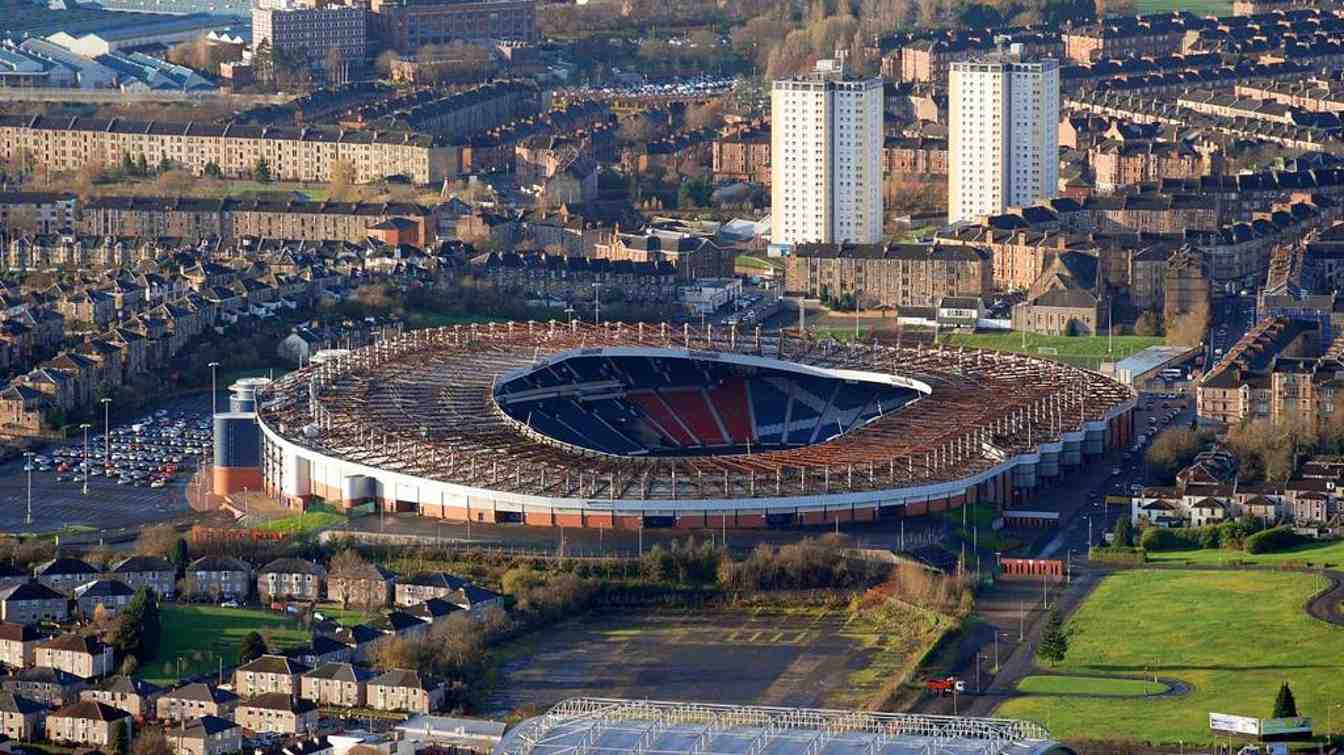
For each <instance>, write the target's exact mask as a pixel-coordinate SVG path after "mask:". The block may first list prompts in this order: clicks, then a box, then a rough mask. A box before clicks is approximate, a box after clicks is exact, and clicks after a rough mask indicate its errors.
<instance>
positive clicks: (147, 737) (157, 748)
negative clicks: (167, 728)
mask: <svg viewBox="0 0 1344 755" xmlns="http://www.w3.org/2000/svg"><path fill="white" fill-rule="evenodd" d="M131 755H173V748H172V747H170V746H169V745H168V739H167V738H166V737H164V735H163V730H162V729H157V728H156V729H144V730H142V731H141V732H140V736H138V737H136V738H135V744H134V745H133V746H132V747H131Z"/></svg>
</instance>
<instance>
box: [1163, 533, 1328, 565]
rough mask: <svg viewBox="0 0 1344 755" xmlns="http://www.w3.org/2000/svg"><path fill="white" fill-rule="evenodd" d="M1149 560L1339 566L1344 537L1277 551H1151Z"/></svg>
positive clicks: (1191, 562)
mask: <svg viewBox="0 0 1344 755" xmlns="http://www.w3.org/2000/svg"><path fill="white" fill-rule="evenodd" d="M1147 555H1148V562H1149V563H1155V564H1162V563H1168V564H1170V563H1175V564H1191V565H1194V566H1222V565H1224V564H1233V563H1234V562H1235V563H1250V564H1284V563H1301V564H1308V563H1310V564H1312V565H1313V566H1318V567H1319V566H1324V567H1333V568H1338V567H1340V566H1342V565H1344V540H1332V541H1329V542H1323V543H1307V544H1305V545H1298V546H1294V547H1292V548H1288V549H1286V550H1283V551H1279V552H1277V553H1247V552H1245V551H1235V550H1225V549H1222V548H1205V549H1202V550H1187V551H1148V552H1147Z"/></svg>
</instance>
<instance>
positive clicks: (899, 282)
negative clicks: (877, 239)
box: [784, 244, 994, 308]
mask: <svg viewBox="0 0 1344 755" xmlns="http://www.w3.org/2000/svg"><path fill="white" fill-rule="evenodd" d="M993 269H994V263H993V261H992V259H991V255H990V253H989V250H987V249H985V248H983V247H978V246H949V245H943V244H933V245H931V246H926V245H917V244H889V245H885V246H884V245H881V244H799V245H798V246H796V247H795V248H794V250H793V253H792V254H791V255H790V256H789V258H788V260H787V261H786V262H785V267H784V288H785V290H786V291H787V292H788V293H789V294H793V295H801V296H806V297H808V298H814V299H822V300H823V301H833V300H836V299H839V298H841V297H846V296H853V297H854V298H855V299H856V300H857V301H858V302H859V304H860V306H862V307H865V308H868V307H935V306H937V305H938V301H939V300H940V299H942V298H943V297H945V296H987V295H988V294H989V293H990V291H991V290H992V289H993V283H994V281H993Z"/></svg>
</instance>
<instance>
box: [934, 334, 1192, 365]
mask: <svg viewBox="0 0 1344 755" xmlns="http://www.w3.org/2000/svg"><path fill="white" fill-rule="evenodd" d="M1113 340H1114V343H1111V341H1112V339H1108V338H1107V337H1106V336H1042V335H1035V334H1032V333H1028V334H1027V337H1026V338H1025V339H1023V337H1022V334H1021V333H1020V332H1016V331H1014V332H1011V333H974V334H965V335H963V334H960V333H956V334H951V335H947V336H943V337H941V338H939V341H941V342H942V343H945V344H947V345H949V346H968V347H970V348H974V349H993V350H995V351H1016V352H1025V353H1028V354H1039V353H1041V351H1040V350H1041V349H1042V348H1044V349H1054V350H1055V351H1056V352H1058V354H1059V355H1060V356H1078V357H1102V358H1107V359H1110V358H1114V359H1123V358H1124V357H1126V356H1128V355H1130V354H1133V353H1135V352H1137V351H1142V350H1144V349H1146V348H1148V347H1149V346H1161V345H1163V344H1164V343H1166V341H1165V339H1163V338H1160V337H1156V336H1116V337H1115V338H1114V339H1113ZM1024 342H1025V344H1026V345H1025V347H1024V346H1023V343H1024ZM1111 346H1114V351H1108V348H1110V347H1111Z"/></svg>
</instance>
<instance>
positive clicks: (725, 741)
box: [494, 698, 1073, 755]
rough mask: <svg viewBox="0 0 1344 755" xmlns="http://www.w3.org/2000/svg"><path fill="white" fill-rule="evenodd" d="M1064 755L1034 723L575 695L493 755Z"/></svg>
mask: <svg viewBox="0 0 1344 755" xmlns="http://www.w3.org/2000/svg"><path fill="white" fill-rule="evenodd" d="M767 751H768V752H770V753H771V755H804V754H805V753H821V752H826V753H828V755H851V754H852V755H906V754H907V753H910V754H914V753H920V754H921V755H934V754H940V753H947V754H949V755H951V754H953V753H956V754H958V755H963V754H964V755H972V754H975V755H1068V754H1071V753H1072V752H1073V751H1072V750H1070V749H1069V748H1067V747H1065V746H1064V745H1062V744H1060V743H1058V742H1056V741H1053V740H1052V739H1051V738H1050V733H1049V732H1048V731H1046V730H1045V728H1043V727H1041V726H1040V725H1038V724H1035V723H1032V722H1029V721H1014V720H1010V719H1002V718H967V717H957V716H923V715H914V714H905V713H867V712H860V711H840V710H815V709H809V708H773V707H761V706H746V705H704V704H699V703H676V702H657V701H646V700H613V699H603V698H575V699H572V700H566V701H564V702H561V703H559V704H558V705H556V706H555V707H554V708H551V709H550V710H549V711H548V712H547V713H546V714H545V715H543V716H538V717H536V718H531V719H528V720H526V721H524V722H523V723H521V724H519V725H518V726H516V727H514V728H513V729H511V730H509V732H508V733H507V734H505V735H504V739H503V741H501V742H500V743H499V745H498V746H496V747H495V750H494V753H495V755H549V754H551V753H555V754H558V753H562V752H564V753H568V752H575V753H577V752H586V753H610V754H612V755H616V754H618V753H650V754H652V753H674V752H675V753H698V754H700V755H714V754H718V755H758V754H759V753H763V752H767Z"/></svg>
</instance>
